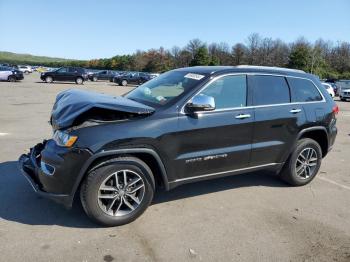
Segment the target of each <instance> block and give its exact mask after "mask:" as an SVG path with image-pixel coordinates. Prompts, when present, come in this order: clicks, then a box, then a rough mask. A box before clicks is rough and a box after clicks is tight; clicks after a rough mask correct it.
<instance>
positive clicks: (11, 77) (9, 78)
mask: <svg viewBox="0 0 350 262" xmlns="http://www.w3.org/2000/svg"><path fill="white" fill-rule="evenodd" d="M7 80H8V81H9V82H16V81H17V79H16V77H15V76H12V75H11V76H9V77H8V78H7Z"/></svg>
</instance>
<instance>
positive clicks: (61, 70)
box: [57, 67, 67, 73]
mask: <svg viewBox="0 0 350 262" xmlns="http://www.w3.org/2000/svg"><path fill="white" fill-rule="evenodd" d="M57 72H60V73H67V68H65V67H62V68H61V69H59V70H58V71H57Z"/></svg>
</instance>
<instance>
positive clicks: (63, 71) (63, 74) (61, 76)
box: [54, 67, 69, 81]
mask: <svg viewBox="0 0 350 262" xmlns="http://www.w3.org/2000/svg"><path fill="white" fill-rule="evenodd" d="M54 80H55V81H67V80H69V73H68V68H66V67H62V68H60V69H58V70H57V71H56V74H55V76H54Z"/></svg>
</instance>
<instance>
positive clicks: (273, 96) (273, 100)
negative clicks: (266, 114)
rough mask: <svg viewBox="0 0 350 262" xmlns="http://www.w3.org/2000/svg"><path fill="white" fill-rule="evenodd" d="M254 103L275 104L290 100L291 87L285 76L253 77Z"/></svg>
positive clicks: (257, 104)
mask: <svg viewBox="0 0 350 262" xmlns="http://www.w3.org/2000/svg"><path fill="white" fill-rule="evenodd" d="M251 82H252V84H253V105H256V106H260V105H273V104H284V103H289V102H290V95H289V87H288V84H287V81H286V79H285V78H284V77H280V76H265V75H261V76H259V75H257V76H252V77H251Z"/></svg>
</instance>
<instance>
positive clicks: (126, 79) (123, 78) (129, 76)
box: [113, 72, 151, 86]
mask: <svg viewBox="0 0 350 262" xmlns="http://www.w3.org/2000/svg"><path fill="white" fill-rule="evenodd" d="M150 79H151V76H150V75H149V74H147V73H143V72H130V73H126V74H121V75H117V76H115V77H113V82H114V83H117V84H118V85H120V86H127V85H128V84H132V85H140V84H143V83H146V82H147V81H149V80H150Z"/></svg>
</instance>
